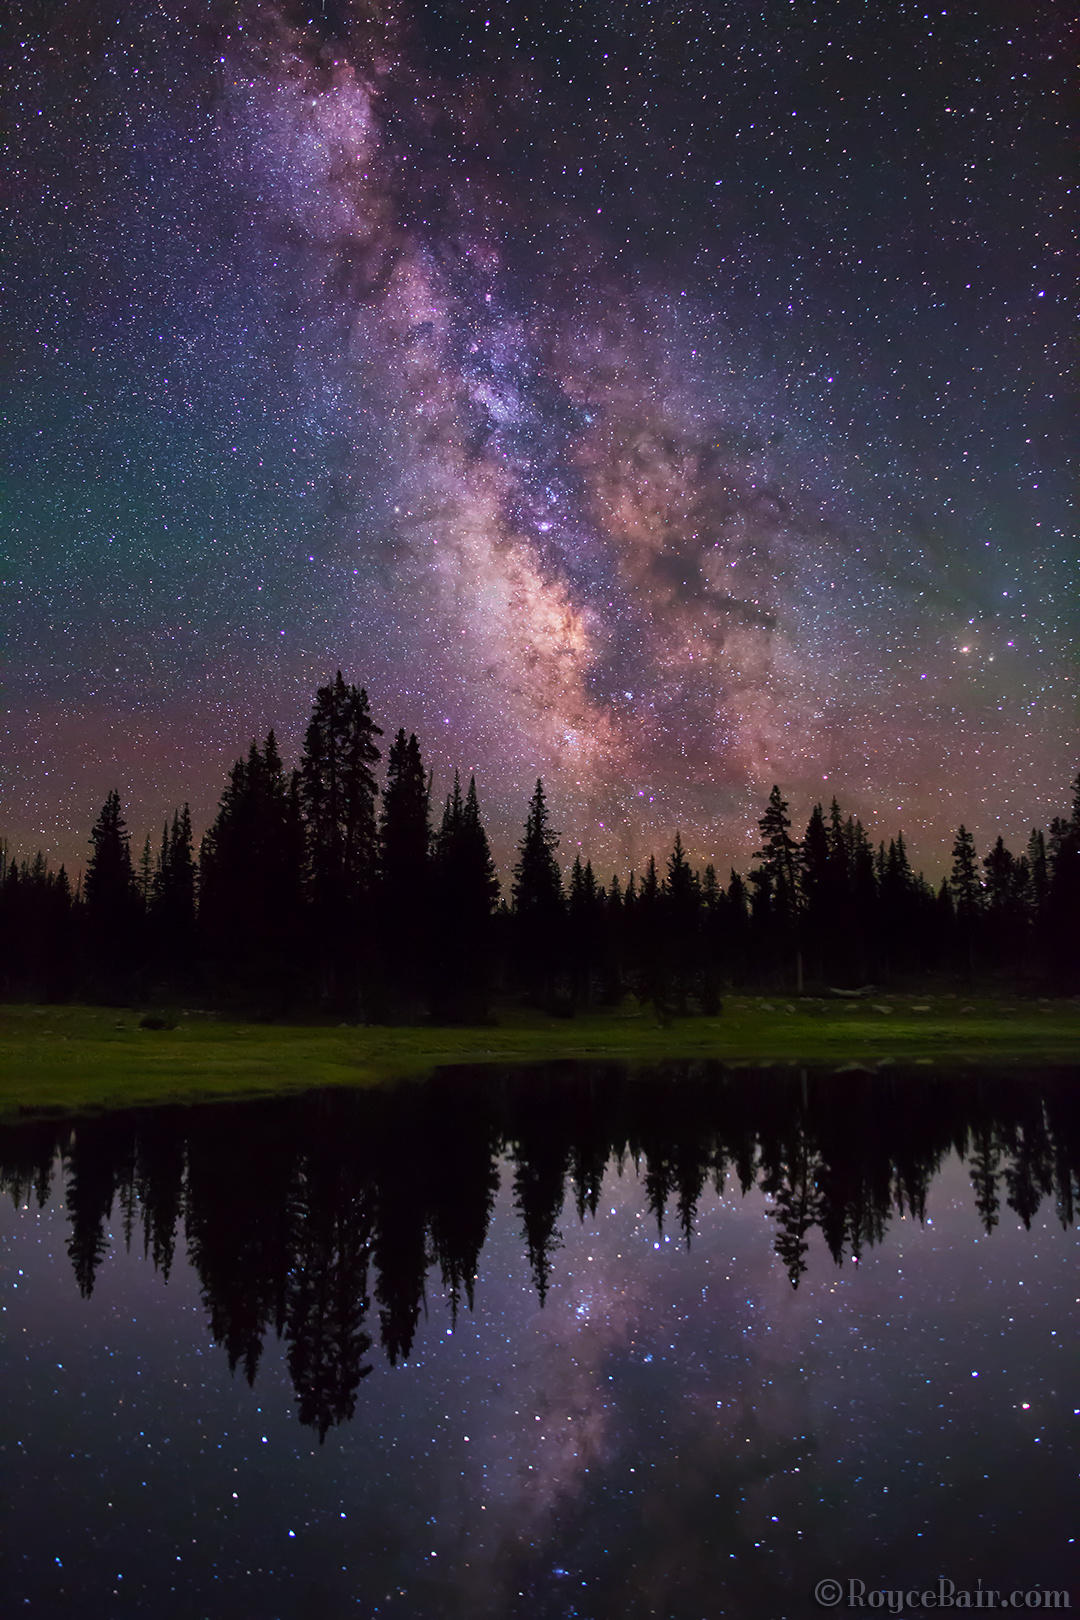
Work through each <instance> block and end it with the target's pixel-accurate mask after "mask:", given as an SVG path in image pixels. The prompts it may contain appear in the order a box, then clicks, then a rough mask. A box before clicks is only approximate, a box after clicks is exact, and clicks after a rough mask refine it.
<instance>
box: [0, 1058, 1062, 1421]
mask: <svg viewBox="0 0 1080 1620" xmlns="http://www.w3.org/2000/svg"><path fill="white" fill-rule="evenodd" d="M676 1101H677V1106H676ZM954 1153H955V1154H959V1155H960V1156H961V1157H962V1158H963V1160H964V1161H965V1163H966V1166H967V1170H968V1175H969V1178H970V1184H971V1198H972V1203H973V1206H974V1208H975V1210H976V1211H977V1214H978V1218H979V1221H980V1222H981V1225H982V1227H983V1229H984V1230H985V1231H986V1232H987V1233H990V1232H992V1231H993V1229H994V1227H995V1226H996V1225H997V1224H998V1223H999V1222H1000V1221H1001V1220H1002V1219H1003V1218H1005V1216H1006V1212H1007V1211H1011V1212H1012V1214H1013V1216H1014V1217H1015V1218H1016V1219H1018V1220H1019V1221H1020V1222H1022V1223H1023V1225H1024V1226H1026V1227H1028V1226H1030V1225H1031V1223H1032V1221H1033V1220H1034V1218H1035V1216H1036V1215H1037V1214H1038V1212H1039V1211H1040V1209H1041V1208H1042V1206H1043V1204H1044V1202H1048V1203H1049V1204H1050V1205H1051V1206H1052V1208H1053V1211H1054V1218H1056V1219H1057V1220H1058V1221H1060V1223H1061V1224H1062V1226H1063V1227H1070V1226H1071V1225H1072V1224H1073V1223H1074V1222H1075V1221H1076V1219H1077V1213H1078V1209H1080V1103H1078V1100H1077V1095H1076V1089H1075V1076H1070V1075H1069V1074H1066V1073H1060V1074H1055V1073H1054V1072H1052V1071H1051V1072H1046V1071H1040V1073H1039V1075H1038V1077H1037V1078H1036V1077H1033V1076H1029V1075H996V1076H990V1075H987V1074H986V1073H985V1072H984V1073H982V1074H981V1075H976V1076H963V1075H961V1076H958V1077H950V1078H948V1079H943V1078H940V1077H931V1076H929V1075H927V1074H926V1073H925V1072H923V1073H920V1072H918V1071H914V1072H908V1073H904V1072H902V1071H899V1070H897V1071H895V1073H890V1074H889V1075H888V1076H885V1075H869V1074H864V1073H853V1072H842V1073H837V1074H823V1073H807V1072H805V1071H804V1072H802V1073H799V1072H798V1071H792V1070H790V1069H786V1070H783V1071H772V1072H769V1071H757V1072H755V1073H753V1074H750V1073H748V1072H747V1071H745V1070H740V1071H737V1072H736V1071H731V1070H728V1071H725V1070H723V1069H721V1068H720V1067H719V1066H718V1065H715V1064H706V1063H670V1064H666V1065H663V1066H660V1067H657V1068H655V1069H651V1070H647V1071H641V1070H637V1071H635V1070H632V1069H628V1068H625V1067H623V1066H620V1065H614V1064H588V1065H585V1066H579V1065H575V1064H570V1063H567V1064H552V1065H548V1066H546V1067H538V1068H533V1069H530V1070H529V1071H528V1072H527V1073H523V1072H522V1071H518V1072H517V1073H516V1074H515V1073H514V1072H513V1071H502V1072H500V1071H490V1070H484V1071H481V1070H475V1069H474V1070H467V1069H458V1070H453V1069H447V1070H445V1071H442V1072H441V1073H440V1075H439V1076H437V1077H436V1078H435V1079H433V1080H431V1081H428V1082H425V1083H424V1084H412V1085H406V1086H399V1087H396V1088H393V1089H383V1088H378V1089H375V1090H372V1091H367V1092H341V1091H337V1090H335V1091H330V1092H322V1093H316V1094H309V1095H308V1096H307V1097H305V1098H303V1099H287V1100H286V1099H275V1100H272V1101H264V1102H259V1103H248V1104H218V1105H215V1106H213V1107H202V1108H189V1109H174V1108H155V1109H147V1110H143V1111H141V1112H129V1113H118V1114H108V1115H102V1116H98V1117H94V1116H91V1117H86V1118H79V1119H78V1120H77V1121H57V1120H42V1121H38V1122H33V1123H26V1124H24V1125H19V1126H13V1127H9V1128H6V1129H4V1130H0V1185H2V1186H3V1188H4V1189H5V1191H6V1192H7V1193H8V1194H9V1195H10V1197H11V1198H12V1199H13V1201H14V1203H15V1204H16V1206H19V1207H21V1206H26V1205H31V1204H34V1205H37V1206H39V1207H43V1206H44V1205H45V1204H46V1203H47V1201H48V1200H49V1198H50V1195H51V1193H52V1191H53V1188H54V1185H55V1186H56V1187H57V1189H58V1190H62V1193H63V1201H64V1207H65V1210H66V1218H67V1222H68V1240H67V1252H68V1256H69V1258H70V1262H71V1266H72V1271H73V1274H74V1281H75V1283H76V1284H77V1286H78V1289H79V1291H80V1293H81V1294H82V1295H84V1296H89V1295H90V1294H91V1293H92V1292H93V1289H94V1284H95V1279H96V1278H97V1275H98V1271H99V1268H100V1267H101V1265H102V1263H103V1262H104V1261H105V1259H106V1257H107V1255H108V1254H109V1252H110V1248H111V1245H112V1243H114V1242H122V1243H123V1244H124V1245H125V1246H126V1247H128V1248H131V1247H132V1246H134V1247H135V1248H136V1249H138V1248H139V1247H141V1248H142V1250H143V1252H144V1254H145V1255H146V1256H147V1257H148V1258H149V1259H150V1261H151V1262H152V1264H153V1265H154V1267H155V1268H156V1269H157V1270H158V1271H160V1272H161V1273H162V1274H163V1276H164V1277H166V1278H168V1276H169V1273H170V1271H171V1269H172V1268H173V1266H174V1264H175V1262H176V1257H177V1253H178V1251H179V1252H181V1253H183V1254H185V1255H186V1257H187V1259H188V1260H189V1261H190V1263H191V1265H192V1267H193V1268H194V1270H195V1272H196V1274H197V1276H198V1279H199V1283H200V1286H201V1291H202V1299H203V1304H204V1307H205V1310H206V1313H207V1318H208V1321H209V1325H210V1330H211V1332H212V1334H213V1337H214V1339H215V1341H216V1342H217V1343H219V1344H220V1345H222V1346H223V1347H224V1349H225V1351H226V1354H227V1356H228V1361H229V1366H230V1368H232V1369H234V1370H235V1369H237V1368H240V1369H242V1370H243V1373H244V1375H245V1376H246V1377H247V1379H248V1380H249V1381H252V1382H253V1381H254V1379H255V1377H256V1373H257V1370H258V1366H259V1361H260V1356H261V1354H262V1351H263V1346H264V1343H265V1341H266V1339H267V1336H268V1335H274V1336H276V1337H277V1338H278V1339H281V1340H283V1342H284V1345H285V1353H286V1358H287V1364H288V1370H289V1375H290V1378H291V1381H292V1384H293V1387H294V1391H295V1399H296V1407H297V1413H298V1417H299V1420H300V1422H301V1423H303V1424H305V1425H309V1426H310V1427H312V1428H313V1429H314V1430H316V1431H317V1432H318V1434H319V1435H320V1437H324V1436H325V1435H326V1433H327V1431H328V1430H329V1429H330V1428H331V1427H332V1426H334V1425H335V1424H339V1423H342V1422H344V1421H346V1420H347V1419H348V1418H350V1417H352V1415H353V1413H354V1411H355V1408H356V1402H357V1399H358V1394H359V1391H360V1386H361V1384H362V1383H363V1380H364V1379H365V1377H367V1376H368V1375H369V1374H370V1372H371V1370H372V1368H373V1365H374V1359H375V1356H376V1353H377V1352H376V1346H379V1347H381V1352H382V1354H383V1355H384V1356H385V1358H386V1359H387V1360H388V1361H389V1362H390V1363H391V1364H399V1363H401V1362H402V1361H404V1360H405V1359H407V1357H408V1356H409V1354H410V1352H411V1351H412V1349H413V1345H414V1340H415V1337H416V1334H417V1329H418V1326H419V1324H420V1320H421V1317H422V1316H423V1315H426V1313H427V1310H428V1306H429V1291H430V1290H432V1289H435V1290H437V1291H440V1292H441V1294H442V1296H443V1297H444V1299H445V1300H446V1301H447V1302H448V1305H449V1308H450V1312H451V1317H452V1319H454V1320H456V1318H457V1315H458V1313H459V1312H460V1311H461V1310H470V1309H472V1307H473V1305H474V1302H475V1298H476V1292H477V1290H478V1289H480V1288H482V1286H483V1264H482V1255H483V1250H484V1245H485V1241H486V1238H487V1235H488V1229H489V1225H490V1222H491V1218H492V1212H493V1210H494V1207H495V1201H496V1197H497V1194H498V1191H499V1186H500V1178H501V1177H505V1178H506V1179H507V1184H508V1186H509V1187H510V1189H511V1192H512V1200H513V1209H514V1218H515V1220H516V1221H517V1224H518V1231H519V1238H520V1242H521V1244H522V1246H523V1249H524V1253H525V1256H526V1257H527V1263H528V1268H529V1273H530V1275H531V1278H532V1284H533V1287H534V1289H535V1291H536V1294H537V1297H538V1300H539V1302H540V1304H541V1305H542V1304H543V1303H544V1301H545V1300H546V1299H547V1297H548V1294H549V1291H550V1290H551V1288H552V1287H553V1286H555V1285H556V1284H557V1283H558V1281H559V1275H560V1274H559V1250H560V1246H561V1241H562V1239H561V1228H562V1226H563V1225H564V1224H565V1223H566V1222H568V1221H573V1220H578V1221H584V1220H590V1221H592V1220H594V1219H595V1218H596V1217H597V1213H598V1209H599V1208H600V1198H601V1190H602V1186H603V1182H604V1177H605V1174H606V1173H607V1172H608V1170H609V1169H611V1170H614V1171H616V1172H618V1174H619V1175H620V1176H623V1175H629V1174H630V1173H631V1169H633V1171H636V1172H637V1174H638V1175H639V1177H640V1183H641V1188H642V1199H643V1203H644V1206H645V1208H646V1209H647V1211H648V1212H649V1214H650V1216H651V1218H652V1220H653V1221H655V1223H656V1227H657V1230H658V1231H662V1230H663V1229H664V1228H665V1226H667V1227H669V1228H670V1229H673V1231H674V1232H675V1233H677V1234H678V1237H679V1239H680V1240H681V1241H682V1242H684V1243H685V1244H687V1245H689V1244H691V1243H692V1242H693V1240H694V1237H695V1234H696V1233H697V1232H698V1230H699V1227H700V1224H701V1220H702V1216H701V1206H702V1204H703V1201H706V1200H707V1197H708V1195H709V1193H710V1191H715V1193H717V1194H719V1195H723V1194H727V1195H728V1196H729V1197H730V1196H732V1195H733V1194H734V1193H736V1192H738V1193H741V1194H746V1193H748V1192H749V1191H750V1190H751V1189H755V1188H756V1189H758V1190H759V1191H760V1192H762V1193H764V1194H766V1195H768V1201H767V1214H766V1216H765V1218H766V1219H768V1221H769V1222H770V1223H771V1224H772V1226H773V1228H774V1235H773V1244H774V1248H775V1252H776V1255H777V1257H778V1261H779V1263H780V1264H781V1265H782V1267H783V1269H784V1271H785V1272H786V1274H787V1276H788V1278H789V1280H790V1282H791V1284H792V1286H793V1287H798V1285H799V1283H800V1281H801V1279H802V1278H803V1277H804V1276H805V1275H806V1273H807V1270H808V1268H809V1266H810V1264H811V1258H812V1249H811V1245H812V1240H814V1237H815V1233H816V1234H818V1240H817V1247H816V1250H815V1252H814V1256H813V1263H814V1264H815V1265H818V1266H821V1265H824V1264H826V1263H827V1262H826V1260H825V1251H827V1253H828V1255H830V1256H831V1258H832V1262H833V1263H834V1264H836V1265H842V1264H843V1263H844V1262H845V1261H847V1262H850V1261H852V1260H855V1261H857V1260H858V1259H859V1258H860V1256H863V1255H865V1254H866V1253H868V1251H870V1250H871V1249H872V1248H873V1247H874V1246H875V1245H876V1244H879V1243H881V1242H882V1241H883V1239H884V1238H885V1236H886V1234H887V1232H888V1230H889V1227H890V1224H891V1223H892V1222H893V1221H894V1220H896V1219H898V1218H900V1217H906V1218H908V1219H914V1220H916V1221H922V1220H924V1219H925V1214H926V1207H927V1198H928V1193H929V1191H930V1187H931V1184H932V1183H933V1181H934V1179H935V1177H936V1176H937V1175H938V1173H939V1172H940V1171H941V1169H942V1167H943V1165H944V1164H945V1162H946V1160H947V1159H949V1157H950V1156H951V1155H953V1154H954ZM648 1241H649V1242H650V1243H651V1242H652V1241H653V1239H652V1235H651V1232H650V1234H649V1235H648Z"/></svg>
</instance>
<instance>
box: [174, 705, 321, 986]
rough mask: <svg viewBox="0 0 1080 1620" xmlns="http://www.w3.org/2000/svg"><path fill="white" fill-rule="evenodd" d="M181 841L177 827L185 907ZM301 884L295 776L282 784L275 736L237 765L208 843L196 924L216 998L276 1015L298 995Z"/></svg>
mask: <svg viewBox="0 0 1080 1620" xmlns="http://www.w3.org/2000/svg"><path fill="white" fill-rule="evenodd" d="M185 841H186V835H185V827H184V822H183V820H182V819H181V822H180V825H179V827H178V843H177V847H176V860H175V865H173V864H172V863H173V853H172V851H171V850H170V856H169V859H170V865H171V873H170V883H171V884H174V885H175V900H176V904H177V905H178V906H183V907H185V908H186V904H187V898H186V891H187V886H188V884H189V883H190V882H192V881H193V874H189V873H188V872H187V870H186V862H185V859H184V856H183V853H182V850H183V845H184V843H185ZM170 842H171V841H170ZM302 878H303V834H302V827H301V823H300V814H299V800H298V789H297V780H296V775H295V773H294V774H293V776H292V777H291V778H288V777H286V775H285V771H284V769H283V766H282V763H281V756H280V754H279V753H278V747H277V741H276V739H275V737H274V733H273V732H272V731H271V732H270V733H269V735H268V736H267V739H266V743H265V745H264V747H263V748H262V749H260V748H259V746H258V744H257V743H255V742H252V744H251V747H250V749H249V750H248V755H247V758H246V759H238V760H237V761H236V763H235V764H234V766H233V768H232V770H231V771H230V773H229V780H228V782H227V784H226V787H225V791H224V793H223V794H222V796H221V802H220V805H219V807H218V813H217V816H216V818H215V820H214V823H213V825H212V826H211V827H210V828H209V829H208V831H207V832H206V834H205V835H204V837H203V840H202V847H201V851H200V856H199V910H198V922H199V934H200V937H201V941H202V946H203V950H204V953H205V955H206V958H207V962H208V966H209V968H210V972H211V985H210V988H211V989H212V990H214V989H217V990H223V991H225V992H230V991H231V992H232V993H233V994H236V995H239V996H240V997H242V998H243V999H244V1000H246V1001H250V1002H252V1003H255V1004H257V1005H260V1006H273V1007H275V1008H278V1007H280V1006H282V1005H283V1004H287V1003H288V1002H289V1000H290V999H291V998H292V997H294V996H295V995H296V993H297V991H298V989H299V988H300V982H301V979H302V976H303V974H304V972H305V966H304V964H305V956H306V953H305V940H304V937H303V931H302V927H303V914H302V910H301V894H302V890H301V884H302Z"/></svg>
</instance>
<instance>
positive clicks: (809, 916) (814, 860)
mask: <svg viewBox="0 0 1080 1620" xmlns="http://www.w3.org/2000/svg"><path fill="white" fill-rule="evenodd" d="M829 888H830V884H829V835H828V832H827V831H826V828H825V812H824V810H823V809H822V807H821V805H820V804H815V806H814V808H813V810H812V811H811V813H810V820H809V821H808V822H807V824H806V832H805V833H804V834H803V841H802V850H801V853H800V860H799V889H800V893H801V897H802V907H801V916H800V924H799V926H800V931H801V934H802V941H803V958H804V961H805V963H806V966H807V971H808V974H809V977H810V978H811V979H812V980H815V981H817V982H818V983H819V984H820V983H822V982H823V981H824V980H825V979H826V978H827V977H828V972H827V965H828V967H829V968H831V966H832V964H831V962H830V961H829V933H830V927H831V914H830V908H829Z"/></svg>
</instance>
